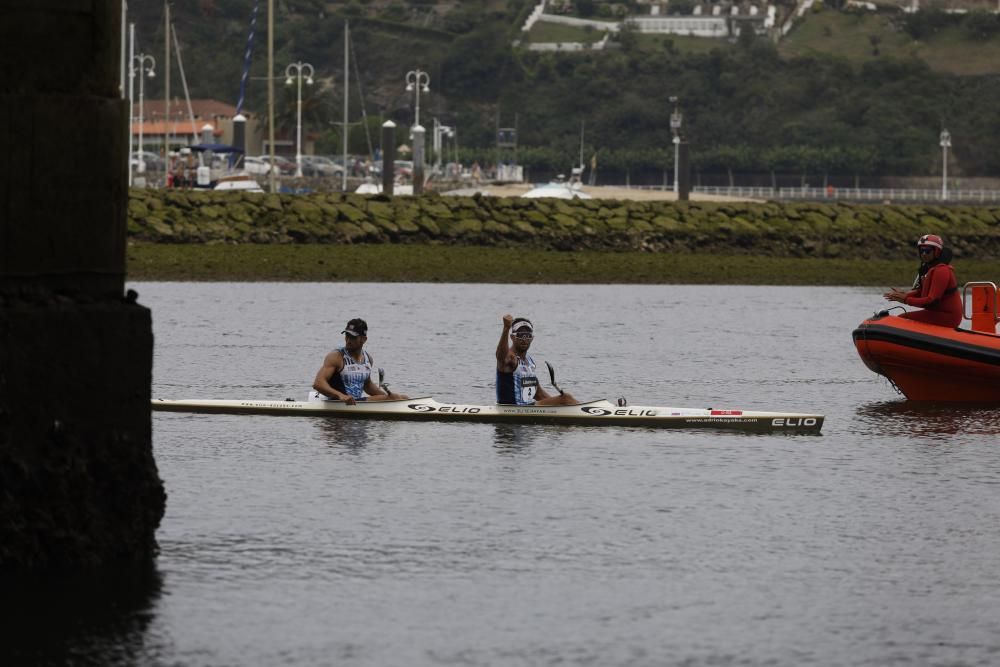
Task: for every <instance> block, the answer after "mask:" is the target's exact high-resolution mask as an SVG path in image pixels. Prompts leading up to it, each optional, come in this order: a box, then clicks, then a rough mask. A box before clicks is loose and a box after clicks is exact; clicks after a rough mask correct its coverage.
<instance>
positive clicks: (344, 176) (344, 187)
mask: <svg viewBox="0 0 1000 667" xmlns="http://www.w3.org/2000/svg"><path fill="white" fill-rule="evenodd" d="M349 26H350V21H344V126H343V127H344V141H343V145H344V172H343V174H341V190H343V191H344V192H347V131H348V126H347V112H348V108H349V104H350V101H349V100H350V95H349V91H350V81H351V68H350V66H349V64H348V53H349V51H348V42H347V40H348V39H349V37H348V30H349Z"/></svg>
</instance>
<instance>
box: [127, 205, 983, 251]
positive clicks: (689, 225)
mask: <svg viewBox="0 0 1000 667" xmlns="http://www.w3.org/2000/svg"><path fill="white" fill-rule="evenodd" d="M128 211H129V217H128V232H129V239H130V240H131V241H135V242H148V243H336V244H352V243H408V244H415V243H435V244H451V245H479V246H500V247H512V246H525V247H532V248H540V249H556V250H577V249H588V250H615V251H624V250H632V251H636V250H638V251H651V252H659V251H666V250H670V251H682V252H697V253H717V254H760V255H766V256H775V257H865V258H886V259H899V258H900V257H901V256H908V255H905V253H909V252H912V247H913V243H914V242H915V241H916V239H917V238H918V237H919V236H920V235H921V234H925V233H929V232H933V233H937V234H941V235H943V236H944V237H945V239H946V240H947V241H948V242H949V243H950V244H951V245H952V247H953V248H954V251H955V254H956V256H958V257H962V256H969V257H977V258H979V259H988V258H1000V207H974V206H958V207H944V206H895V205H861V204H823V203H773V202H768V203H743V202H740V203H736V202H682V203H676V202H666V201H617V200H600V199H589V200H572V201H566V200H555V199H547V200H542V199H520V198H508V197H480V196H475V197H442V196H440V195H436V194H428V195H424V196H422V197H384V196H378V195H376V196H364V195H355V194H339V193H315V194H307V195H301V194H299V195H277V194H251V193H238V192H191V191H183V190H138V189H137V190H132V192H131V194H130V200H129V208H128ZM901 253H904V255H901Z"/></svg>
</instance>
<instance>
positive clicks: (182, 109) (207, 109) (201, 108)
mask: <svg viewBox="0 0 1000 667" xmlns="http://www.w3.org/2000/svg"><path fill="white" fill-rule="evenodd" d="M163 109H164V104H163V99H162V98H161V99H158V100H157V99H155V98H150V97H147V98H145V99H144V100H143V115H144V116H145V117H146V118H154V117H156V116H159V117H161V118H162V117H163ZM191 110H192V111H193V112H194V117H195V118H203V119H206V120H211V119H213V118H232V117H233V116H235V115H236V107H235V106H233V105H232V104H226V103H225V102H220V101H219V100H191ZM132 114H133V115H134V116H138V115H139V103H138V102H136V103H135V104H134V105H133V111H132ZM170 115H171V116H183V117H184V118H187V117H188V107H187V102H185V101H184V100H174V101H172V102H171V103H170ZM243 115H244V116H252V115H253V112H251V111H248V110H246V109H244V110H243Z"/></svg>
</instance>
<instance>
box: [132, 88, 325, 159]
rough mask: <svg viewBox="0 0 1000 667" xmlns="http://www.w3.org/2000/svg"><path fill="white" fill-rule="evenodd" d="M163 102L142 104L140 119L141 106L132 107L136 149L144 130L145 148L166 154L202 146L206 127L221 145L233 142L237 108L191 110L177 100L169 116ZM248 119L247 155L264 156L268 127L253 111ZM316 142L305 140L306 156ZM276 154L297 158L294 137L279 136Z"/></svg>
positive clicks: (194, 103) (206, 105)
mask: <svg viewBox="0 0 1000 667" xmlns="http://www.w3.org/2000/svg"><path fill="white" fill-rule="evenodd" d="M166 111H167V109H166V105H164V103H163V100H162V99H160V100H156V99H146V100H145V101H144V102H143V105H142V116H143V118H142V119H141V120H140V117H139V105H138V104H135V105H133V107H132V142H133V143H132V145H133V147H134V150H136V151H138V150H140V146H139V136H140V130H141V136H142V144H143V146H142V148H143V149H144V150H147V151H152V152H154V153H160V154H162V153H163V148H164V146H169V150H170V151H176V150H178V149H180V148H184V147H185V146H191V145H193V144H199V143H202V130H203V128H204V127H205V126H206V125H210V126H211V127H212V141H213V142H214V143H220V144H232V143H233V117H234V116H235V115H236V107H235V106H233V105H231V104H227V103H225V102H220V101H219V100H191V109H190V111H189V110H188V105H187V103H186V102H183V101H181V100H176V101H173V102H171V103H170V108H169V113H166ZM243 115H244V116H245V117H246V119H247V120H246V152H247V155H260V154H263V153H266V152H267V151H268V147H267V124H266V123H265V122H263V120H262V119H261V118H258V116H257V114H255V113H254V112H252V111H247V110H245V109H244V110H243ZM311 144H312V141H311V140H310V139H307V138H306V137H303V146H302V152H303V153H311V152H312V145H311ZM274 145H275V152H277V153H278V154H282V155H294V153H295V140H294V137H286V136H280V135H279V136H276V137H275V140H274Z"/></svg>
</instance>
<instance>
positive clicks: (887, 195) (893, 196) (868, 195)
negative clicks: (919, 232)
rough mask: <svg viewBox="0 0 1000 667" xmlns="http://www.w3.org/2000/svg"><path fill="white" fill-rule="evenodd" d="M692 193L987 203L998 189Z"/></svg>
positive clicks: (999, 194)
mask: <svg viewBox="0 0 1000 667" xmlns="http://www.w3.org/2000/svg"><path fill="white" fill-rule="evenodd" d="M692 191H693V192H697V193H699V194H707V195H720V196H725V197H743V198H749V199H806V200H810V201H838V200H839V201H874V202H886V201H889V202H938V203H945V204H961V203H969V204H986V203H998V202H1000V190H985V189H980V190H952V189H949V190H948V196H947V198H944V197H942V194H941V190H939V189H932V188H923V189H921V188H910V189H903V188H777V189H774V188H759V187H758V188H751V187H718V186H699V187H695V188H693V189H692Z"/></svg>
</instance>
